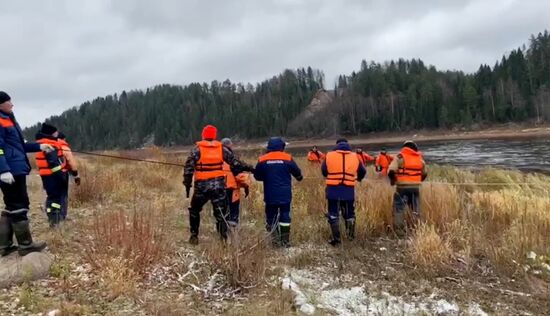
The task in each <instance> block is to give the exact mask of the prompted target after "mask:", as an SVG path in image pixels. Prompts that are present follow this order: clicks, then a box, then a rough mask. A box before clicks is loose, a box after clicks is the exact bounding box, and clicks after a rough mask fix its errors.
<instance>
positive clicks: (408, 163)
mask: <svg viewBox="0 0 550 316" xmlns="http://www.w3.org/2000/svg"><path fill="white" fill-rule="evenodd" d="M388 176H389V178H390V181H391V183H392V185H396V186H397V189H396V191H395V194H394V197H393V212H394V214H393V216H394V229H395V232H396V233H397V235H399V236H403V235H404V234H405V210H406V209H407V208H408V209H409V210H410V211H412V214H413V217H414V218H415V219H416V220H418V219H419V218H420V185H421V183H422V181H424V180H425V179H426V177H427V176H428V174H427V172H426V163H425V162H424V159H423V157H422V153H421V152H419V151H418V146H417V145H416V143H414V142H413V141H410V140H409V141H406V142H405V143H403V148H402V149H401V152H400V153H399V154H398V155H397V157H396V159H394V160H393V161H392V162H391V164H390V167H389V172H388Z"/></svg>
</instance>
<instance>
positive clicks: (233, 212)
mask: <svg viewBox="0 0 550 316" xmlns="http://www.w3.org/2000/svg"><path fill="white" fill-rule="evenodd" d="M225 198H226V200H227V207H228V208H229V215H228V217H227V222H228V223H230V224H238V223H239V216H240V211H241V200H237V201H235V202H233V189H227V190H225Z"/></svg>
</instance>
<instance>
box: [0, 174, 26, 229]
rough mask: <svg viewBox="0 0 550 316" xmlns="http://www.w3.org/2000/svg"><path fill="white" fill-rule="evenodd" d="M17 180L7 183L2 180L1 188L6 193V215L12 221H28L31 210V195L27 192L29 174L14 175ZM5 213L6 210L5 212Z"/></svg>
mask: <svg viewBox="0 0 550 316" xmlns="http://www.w3.org/2000/svg"><path fill="white" fill-rule="evenodd" d="M14 178H15V182H14V183H13V184H7V183H4V182H0V188H1V189H2V193H3V194H4V204H5V209H6V211H8V212H6V213H5V215H6V216H7V217H8V218H10V220H11V221H12V222H20V221H26V220H28V218H27V212H28V210H29V204H30V202H29V196H28V194H27V176H25V175H20V176H14ZM3 213H4V212H3Z"/></svg>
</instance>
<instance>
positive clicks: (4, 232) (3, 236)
mask: <svg viewBox="0 0 550 316" xmlns="http://www.w3.org/2000/svg"><path fill="white" fill-rule="evenodd" d="M16 250H17V246H14V245H13V229H12V228H11V221H10V219H9V218H8V217H7V216H2V217H0V255H1V256H2V257H4V256H7V255H9V254H10V253H12V252H14V251H16Z"/></svg>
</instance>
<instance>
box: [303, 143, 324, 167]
mask: <svg viewBox="0 0 550 316" xmlns="http://www.w3.org/2000/svg"><path fill="white" fill-rule="evenodd" d="M307 160H308V161H309V162H313V163H318V164H321V162H323V160H325V154H323V153H322V152H321V151H320V150H319V149H317V146H313V147H312V148H311V150H310V151H309V153H308V154H307Z"/></svg>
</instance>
